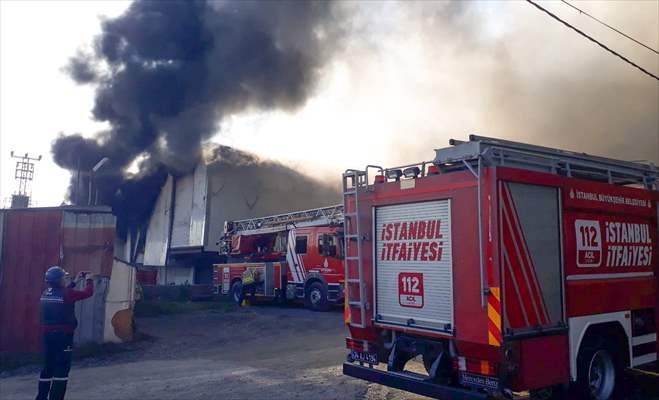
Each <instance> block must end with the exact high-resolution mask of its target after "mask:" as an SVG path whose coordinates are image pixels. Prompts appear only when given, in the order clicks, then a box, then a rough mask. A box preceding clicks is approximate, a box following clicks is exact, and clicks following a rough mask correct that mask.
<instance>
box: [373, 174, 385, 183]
mask: <svg viewBox="0 0 659 400" xmlns="http://www.w3.org/2000/svg"><path fill="white" fill-rule="evenodd" d="M374 182H375V183H384V175H375V180H374Z"/></svg>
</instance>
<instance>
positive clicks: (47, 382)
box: [37, 279, 94, 400]
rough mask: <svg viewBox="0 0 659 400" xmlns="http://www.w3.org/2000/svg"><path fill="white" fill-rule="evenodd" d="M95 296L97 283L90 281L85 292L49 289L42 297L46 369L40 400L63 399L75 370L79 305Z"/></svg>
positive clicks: (68, 288) (70, 288) (88, 280)
mask: <svg viewBox="0 0 659 400" xmlns="http://www.w3.org/2000/svg"><path fill="white" fill-rule="evenodd" d="M92 294H94V283H93V281H92V280H91V279H87V286H86V287H85V289H84V290H74V289H73V288H72V287H71V286H69V287H49V288H48V289H46V290H45V291H44V292H43V294H42V295H41V332H42V334H43V358H44V366H43V369H42V370H41V375H40V376H39V393H38V394H37V400H61V399H63V398H64V393H65V392H66V385H67V383H68V380H69V370H70V369H71V352H72V351H73V333H74V331H75V329H76V327H77V326H78V321H77V320H76V317H75V302H76V301H78V300H82V299H86V298H88V297H90V296H91V295H92Z"/></svg>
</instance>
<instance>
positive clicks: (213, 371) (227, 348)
mask: <svg viewBox="0 0 659 400" xmlns="http://www.w3.org/2000/svg"><path fill="white" fill-rule="evenodd" d="M137 323H138V326H139V329H140V331H141V332H144V333H145V334H146V335H147V336H148V337H149V339H148V340H142V341H138V342H136V343H131V344H124V345H121V346H120V349H121V350H123V351H120V352H113V353H109V354H107V353H104V354H103V355H101V356H97V357H92V358H85V359H82V360H79V361H74V365H73V369H72V371H71V374H70V378H71V380H70V383H69V390H68V392H67V399H69V400H95V399H99V400H100V399H103V400H132V399H139V400H149V399H159V400H167V399H172V400H174V399H176V400H181V399H186V400H187V399H253V400H261V399H300V400H303V399H304V400H306V399H318V400H324V399H360V400H361V399H366V400H375V399H387V400H399V399H410V400H412V399H414V400H419V399H422V397H419V396H415V395H413V394H410V393H407V392H402V391H398V390H395V389H390V388H387V387H384V386H380V385H373V384H367V383H366V382H364V381H360V380H357V379H353V378H349V377H346V376H343V374H342V371H341V364H342V363H343V360H344V359H345V355H346V350H345V341H344V340H345V339H344V338H345V333H346V332H345V330H344V329H345V328H344V325H343V313H342V312H340V311H339V310H337V311H333V312H328V313H316V312H311V311H308V310H305V309H303V308H281V307H275V306H255V307H248V308H233V307H228V308H227V309H224V310H220V309H218V310H206V311H197V312H192V313H188V314H175V315H166V316H160V317H155V318H141V319H138V321H137ZM416 367H419V368H422V367H421V366H420V365H417V366H416ZM37 377H38V366H28V367H23V368H21V369H20V370H18V371H14V372H11V373H4V374H0V399H2V400H10V399H16V400H18V399H33V398H34V395H35V394H36V385H37ZM639 386H640V385H639ZM644 386H646V385H644ZM658 386H659V379H657V378H655V379H652V380H651V382H649V384H648V385H647V388H648V389H647V390H642V391H639V392H638V393H637V394H636V395H635V396H632V399H633V400H640V399H658V400H659V396H657V394H656V393H657V389H658Z"/></svg>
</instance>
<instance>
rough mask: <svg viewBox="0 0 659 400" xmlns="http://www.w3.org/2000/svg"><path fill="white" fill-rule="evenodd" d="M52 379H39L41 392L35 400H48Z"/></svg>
mask: <svg viewBox="0 0 659 400" xmlns="http://www.w3.org/2000/svg"><path fill="white" fill-rule="evenodd" d="M50 382H51V381H50V379H46V378H39V392H38V393H37V397H36V399H35V400H48V392H50Z"/></svg>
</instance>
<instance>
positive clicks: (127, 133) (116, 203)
mask: <svg viewBox="0 0 659 400" xmlns="http://www.w3.org/2000/svg"><path fill="white" fill-rule="evenodd" d="M337 13H338V11H336V8H335V7H334V4H333V3H330V2H324V1H323V2H320V1H318V2H316V1H285V2H281V1H279V2H258V1H239V2H233V1H227V2H210V1H209V2H206V1H142V0H138V1H135V2H134V3H132V4H131V5H130V6H129V8H128V9H127V11H126V12H125V13H124V14H123V15H121V16H119V17H117V18H114V19H107V20H104V21H103V22H102V33H101V34H100V35H99V36H98V37H97V38H96V39H95V41H94V46H93V51H91V52H88V53H85V52H79V53H78V54H76V55H75V56H74V57H73V58H72V59H71V61H70V63H69V65H68V66H67V67H66V70H67V71H68V72H69V74H70V76H71V77H72V78H73V79H74V80H75V81H76V82H78V83H80V84H89V85H93V86H94V87H95V88H96V95H95V102H94V107H93V110H92V115H93V118H94V119H95V120H97V121H99V122H105V123H107V124H108V125H109V129H108V130H106V131H103V132H99V133H97V134H95V135H94V136H92V137H83V136H82V135H80V134H75V135H68V136H63V135H61V136H60V137H59V138H57V139H56V140H55V141H54V143H53V146H52V152H53V155H54V159H55V161H56V162H57V164H58V165H60V166H62V167H64V168H66V169H69V170H71V171H72V172H73V174H72V180H71V188H70V200H71V201H73V202H74V203H83V204H84V203H86V202H87V200H88V199H87V197H88V196H87V195H88V194H87V193H86V190H87V189H86V188H87V183H86V182H87V181H86V180H87V176H88V174H86V171H89V170H90V169H91V168H92V167H93V166H94V165H95V163H96V162H98V161H99V160H100V159H101V158H103V157H108V158H109V159H110V162H109V163H108V164H107V166H105V167H104V170H103V171H99V173H98V175H97V176H94V183H95V184H96V186H97V187H98V188H99V189H100V192H99V203H102V204H110V205H112V206H113V207H114V208H115V211H117V212H118V213H119V214H122V213H123V214H124V215H123V216H124V217H128V218H137V219H140V218H144V217H145V215H144V213H145V212H147V211H148V210H149V208H150V205H151V204H152V203H153V201H154V200H155V198H156V196H157V194H158V189H159V188H160V187H161V185H162V184H163V182H164V180H165V178H166V176H167V174H168V173H172V174H174V175H176V174H183V173H187V172H189V171H190V170H191V169H192V168H193V166H194V165H195V164H196V163H197V162H198V161H199V160H200V157H201V149H202V143H203V142H204V140H206V139H208V138H209V137H210V136H211V135H213V134H215V133H217V132H218V131H219V130H220V124H221V122H222V120H223V118H224V117H226V116H229V115H232V114H236V113H240V112H243V111H248V110H270V109H279V110H294V109H296V108H298V107H300V106H301V105H303V104H304V102H305V100H306V99H307V98H308V97H309V96H310V94H311V93H312V92H313V90H314V88H315V83H316V81H317V79H318V76H319V74H320V73H321V69H322V67H323V65H324V63H325V61H326V60H327V58H328V57H329V56H330V55H331V54H332V51H333V50H334V49H335V48H336V47H337V43H338V42H339V40H340V36H341V27H340V24H339V21H340V18H339V17H338V15H337ZM135 164H137V167H138V168H137V169H138V172H137V174H132V175H131V174H128V173H127V172H126V171H127V169H128V168H129V167H130V166H131V165H133V166H134V165H135ZM80 171H81V172H80ZM79 175H80V176H79ZM80 182H82V184H80Z"/></svg>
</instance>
